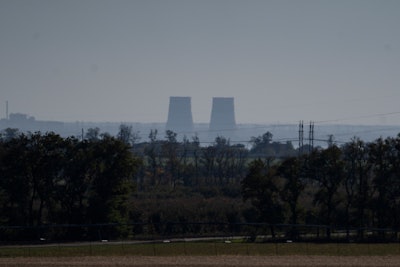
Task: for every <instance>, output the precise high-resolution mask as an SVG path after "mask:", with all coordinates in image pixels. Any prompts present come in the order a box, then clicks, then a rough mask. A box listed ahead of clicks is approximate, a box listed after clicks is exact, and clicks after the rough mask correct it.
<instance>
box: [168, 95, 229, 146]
mask: <svg viewBox="0 0 400 267" xmlns="http://www.w3.org/2000/svg"><path fill="white" fill-rule="evenodd" d="M165 128H166V130H172V131H174V132H176V133H178V134H180V135H181V134H193V133H194V131H195V129H194V124H193V118H192V109H191V98H190V97H182V96H171V97H170V98H169V110H168V120H167V124H166V127H165ZM207 128H208V131H207V130H206V129H202V131H203V132H204V130H206V131H207V132H209V133H208V137H209V138H211V139H214V138H215V137H217V136H224V137H230V136H232V135H233V133H234V130H235V129H236V121H235V106H234V98H233V97H213V99H212V109H211V118H210V123H209V124H208V127H207Z"/></svg>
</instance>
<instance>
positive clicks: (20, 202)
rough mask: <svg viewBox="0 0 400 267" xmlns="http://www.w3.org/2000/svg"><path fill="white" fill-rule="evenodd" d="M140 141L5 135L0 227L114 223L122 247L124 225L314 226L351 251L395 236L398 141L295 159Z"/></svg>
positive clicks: (261, 148) (288, 151)
mask: <svg viewBox="0 0 400 267" xmlns="http://www.w3.org/2000/svg"><path fill="white" fill-rule="evenodd" d="M139 140H140V139H139V138H138V133H134V132H133V131H132V128H131V127H129V126H126V125H121V127H120V131H119V133H118V134H117V135H116V136H111V135H109V134H107V133H101V132H100V129H98V128H93V129H89V130H88V131H87V133H86V135H85V136H84V138H83V139H82V138H76V137H68V138H62V137H60V136H59V135H57V134H55V133H51V132H50V133H45V134H42V133H39V132H38V133H25V134H23V133H19V132H18V130H17V129H6V130H4V131H2V132H1V136H0V225H28V226H40V225H46V224H82V225H84V224H98V223H117V224H118V225H119V226H118V227H116V228H115V229H114V234H113V236H114V237H115V238H127V237H129V236H130V235H131V234H132V233H135V234H138V233H140V232H141V231H142V230H141V229H140V228H134V229H133V228H132V227H131V226H129V225H130V223H154V224H158V223H163V222H181V223H184V222H230V223H241V222H263V223H269V224H271V229H270V231H271V233H272V234H274V233H275V229H274V228H273V225H274V224H282V223H287V224H292V225H296V224H320V225H328V226H342V227H344V229H346V230H347V231H346V232H347V235H348V237H349V234H350V230H351V229H352V228H357V229H359V231H358V233H357V235H358V237H359V238H360V239H362V238H363V236H364V235H365V232H364V231H363V229H364V228H365V227H378V228H393V229H397V228H398V227H399V225H400V215H399V214H400V136H398V137H396V138H386V139H382V138H380V139H377V140H375V141H374V142H370V143H365V142H363V141H362V140H360V139H357V138H354V139H353V140H352V141H351V142H349V143H346V144H344V145H342V146H337V145H335V144H333V143H332V142H331V143H330V145H329V146H328V147H327V148H321V147H318V148H314V149H313V150H311V151H310V152H309V153H308V152H307V153H302V154H300V153H299V150H298V149H295V148H294V147H293V146H292V144H291V143H290V142H288V143H285V144H282V143H278V142H273V140H272V134H271V133H269V132H267V133H265V134H263V135H261V136H258V137H253V138H252V139H251V140H250V142H251V144H252V145H251V148H247V147H246V146H244V145H242V144H231V143H230V140H229V139H226V138H224V137H222V136H220V137H217V138H216V139H215V141H214V142H213V143H212V144H208V145H207V146H204V145H201V142H200V140H199V138H198V137H197V136H194V137H192V138H191V139H188V138H186V137H185V138H184V139H183V141H178V140H177V134H176V133H175V132H173V131H166V132H165V136H164V137H163V138H162V139H160V138H159V137H158V132H157V130H151V132H150V133H149V136H148V141H145V142H139ZM303 151H309V150H308V149H307V150H303ZM182 225H183V224H182ZM329 229H330V228H327V230H326V236H327V237H328V238H329V236H330V231H329ZM156 230H157V229H155V231H156ZM163 231H165V229H164V230H163ZM171 231H175V232H176V231H187V230H184V229H178V230H177V229H174V230H171ZM19 234H23V233H19ZM59 234H60V233H59ZM62 234H64V235H65V236H68V235H69V234H70V233H68V232H65V233H62ZM79 234H80V235H81V236H88V238H89V237H90V235H91V234H95V233H90V232H89V231H86V232H82V233H79ZM288 234H289V235H290V236H291V237H292V238H296V235H297V234H298V233H297V232H296V229H295V228H293V230H292V231H291V232H290V233H288Z"/></svg>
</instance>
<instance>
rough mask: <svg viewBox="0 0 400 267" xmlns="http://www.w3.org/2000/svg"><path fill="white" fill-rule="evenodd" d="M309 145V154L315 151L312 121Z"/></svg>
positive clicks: (311, 123) (312, 123) (311, 122)
mask: <svg viewBox="0 0 400 267" xmlns="http://www.w3.org/2000/svg"><path fill="white" fill-rule="evenodd" d="M308 145H309V148H308V149H309V152H310V153H311V151H312V150H313V149H314V122H313V121H310V130H309V132H308Z"/></svg>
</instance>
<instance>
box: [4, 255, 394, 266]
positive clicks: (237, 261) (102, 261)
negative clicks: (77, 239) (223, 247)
mask: <svg viewBox="0 0 400 267" xmlns="http://www.w3.org/2000/svg"><path fill="white" fill-rule="evenodd" d="M399 263H400V257H399V256H357V257H356V256H298V255H292V256H233V255H225V256H175V257H171V256H170V257H163V256H158V257H154V256H109V257H105V256H92V257H33V258H32V257H26V258H25V257H18V258H0V266H13V267H21V266H41V267H51V266H58V267H67V266H77V267H92V266H93V267H101V266H135V267H149V266H163V267H172V266H177V267H186V266H196V267H220V266H230V267H245V266H246V267H253V266H254V267H256V266H268V267H272V266H273V267H275V266H288V267H289V266H293V267H296V266H297V267H299V266H301V267H306V266H312V267H313V266H321V267H322V266H327V267H330V266H344V267H347V266H349V267H350V266H351V267H357V266H374V267H394V266H399Z"/></svg>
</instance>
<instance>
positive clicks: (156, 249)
mask: <svg viewBox="0 0 400 267" xmlns="http://www.w3.org/2000/svg"><path fill="white" fill-rule="evenodd" d="M221 255H236V256H289V255H302V256H400V244H398V243H385V244H355V243H353V244H345V243H329V244H317V243H244V242H237V243H235V242H228V243H226V242H223V241H218V242H217V241H215V242H167V243H146V244H128V243H123V242H120V243H117V242H110V243H101V244H99V243H86V244H63V245H61V244H59V245H57V244H56V245H41V246H9V247H0V258H7V257H8V258H10V257H82V256H166V257H168V256H221ZM399 266H400V262H399Z"/></svg>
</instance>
